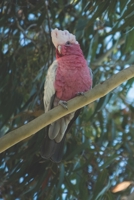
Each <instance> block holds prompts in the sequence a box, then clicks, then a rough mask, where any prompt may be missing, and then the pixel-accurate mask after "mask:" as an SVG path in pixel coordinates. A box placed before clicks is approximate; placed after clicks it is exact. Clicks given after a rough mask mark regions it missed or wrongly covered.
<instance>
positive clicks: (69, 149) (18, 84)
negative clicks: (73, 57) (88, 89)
mask: <svg viewBox="0 0 134 200" xmlns="http://www.w3.org/2000/svg"><path fill="white" fill-rule="evenodd" d="M0 7H1V8H0V27H1V28H0V39H1V40H0V47H1V56H0V97H1V98H0V127H1V130H0V136H1V137H2V136H3V135H4V134H6V133H7V132H9V131H11V130H13V129H15V128H17V127H20V126H21V125H23V124H25V123H28V122H29V121H31V120H32V119H34V118H35V117H37V116H39V115H40V114H41V113H43V101H42V97H43V85H44V81H45V75H46V72H47V69H48V67H49V65H50V64H51V63H52V61H53V60H54V56H55V55H54V48H53V45H52V43H51V36H50V32H51V29H52V28H55V27H58V28H59V29H67V30H69V31H70V32H72V33H74V34H75V35H76V37H77V40H78V41H79V43H80V45H81V47H82V50H83V52H84V55H85V57H86V58H87V60H88V62H89V63H90V67H91V68H92V70H93V75H94V86H95V85H96V84H99V83H101V82H103V81H105V80H106V79H108V78H109V77H111V76H112V75H113V74H115V73H117V72H119V71H121V70H122V69H124V68H126V67H127V66H128V65H131V64H133V63H134V38H133V34H134V29H133V26H134V20H133V15H134V2H133V0H129V1H126V0H118V1H116V0H94V1H92V0H91V1H86V0H82V1H80V0H68V1H67V0H64V1H61V0H59V1H57V0H54V1H52V0H50V1H44V0H35V1H33V0H29V1H22V0H18V1H13V0H9V1H4V0H3V1H2V2H1V3H0ZM132 87H133V79H130V80H129V81H127V82H125V83H124V84H122V85H121V86H120V87H118V88H117V89H116V90H114V91H113V92H112V93H109V94H108V95H107V96H105V97H103V98H101V99H99V100H98V101H97V102H94V103H93V104H91V105H89V106H88V107H86V108H84V109H83V111H82V112H81V115H80V117H79V118H78V119H77V120H76V123H75V124H74V125H73V127H72V129H71V131H70V132H69V133H68V135H67V140H66V146H65V152H64V157H63V160H62V162H61V163H60V164H54V163H52V162H51V161H46V160H43V159H42V158H41V156H40V146H41V144H42V140H43V138H44V130H41V131H39V132H38V133H37V134H36V135H34V136H33V137H30V138H28V139H27V140H25V141H23V142H20V143H19V144H17V145H15V146H13V147H12V148H10V149H8V150H7V151H5V152H4V153H1V154H0V195H1V196H0V197H1V199H11V200H12V199H13V200H14V199H16V200H18V199H21V200H23V199H24V200H30V199H34V200H35V199H47V200H52V199H57V200H58V199H70V200H71V199H79V200H80V199H89V200H100V199H101V200H102V199H103V200H105V199H108V200H111V199H120V198H121V196H122V194H126V195H127V194H129V193H130V190H131V188H129V189H128V190H126V191H125V192H124V193H118V194H113V193H112V192H111V190H110V189H111V187H112V186H114V185H115V184H117V183H119V182H122V181H123V180H133V179H134V175H133V174H134V168H133V166H134V160H133V153H134V147H133V146H134V135H133V132H134V101H133V99H129V98H128V94H131V96H132V95H133V96H134V93H133V94H132V92H131V91H132V90H131V88H132Z"/></svg>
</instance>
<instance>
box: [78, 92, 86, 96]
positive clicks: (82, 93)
mask: <svg viewBox="0 0 134 200" xmlns="http://www.w3.org/2000/svg"><path fill="white" fill-rule="evenodd" d="M76 95H77V96H84V95H85V94H84V92H78V93H77V94H76Z"/></svg>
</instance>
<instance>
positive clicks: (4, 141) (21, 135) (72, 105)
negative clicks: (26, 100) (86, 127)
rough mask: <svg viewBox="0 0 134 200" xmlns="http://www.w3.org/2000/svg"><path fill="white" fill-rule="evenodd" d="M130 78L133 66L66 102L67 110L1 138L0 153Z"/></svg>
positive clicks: (49, 114)
mask: <svg viewBox="0 0 134 200" xmlns="http://www.w3.org/2000/svg"><path fill="white" fill-rule="evenodd" d="M132 77H134V65H132V66H130V67H128V68H126V69H124V70H122V71H121V72H119V73H117V74H115V75H113V76H112V77H111V78H109V79H108V80H106V81H105V82H103V83H102V84H100V85H96V86H95V87H94V88H93V89H92V90H90V91H88V92H86V93H85V95H84V96H79V97H75V98H73V99H72V100H70V101H68V110H65V109H63V108H62V107H61V106H57V107H55V108H54V109H52V110H50V111H49V112H47V113H44V114H42V115H41V116H39V117H37V118H36V119H34V120H32V121H31V122H29V123H28V124H26V125H23V126H21V127H20V128H18V129H15V130H13V131H11V132H9V133H8V134H7V135H5V136H3V137H1V139H0V153H1V152H3V151H5V150H6V149H8V148H10V147H11V146H13V145H15V144H17V143H18V142H20V141H22V140H24V139H26V138H28V137H29V136H31V135H33V134H35V133H36V132H38V131H39V130H41V129H42V128H44V127H46V126H47V125H49V124H51V123H52V122H54V121H56V120H57V119H59V118H61V117H63V116H65V115H67V114H69V113H71V112H74V111H75V110H77V109H79V108H81V107H83V106H85V105H88V104H89V103H91V102H93V101H95V100H96V99H98V98H100V97H103V96H105V95H106V94H107V93H109V92H110V91H112V90H113V89H115V88H116V87H117V86H119V85H120V84H121V83H123V82H124V81H126V80H128V79H130V78H132Z"/></svg>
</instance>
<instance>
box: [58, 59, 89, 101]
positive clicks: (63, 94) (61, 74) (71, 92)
mask: <svg viewBox="0 0 134 200" xmlns="http://www.w3.org/2000/svg"><path fill="white" fill-rule="evenodd" d="M91 86H92V78H91V76H90V72H89V68H88V67H87V64H86V61H85V59H83V60H81V59H80V58H79V57H75V58H74V59H66V60H65V59H59V60H58V68H57V71H56V78H55V90H56V96H57V97H58V98H59V99H61V100H65V101H67V100H69V99H71V98H73V97H75V96H76V95H77V93H79V92H85V91H87V90H89V89H90V88H91Z"/></svg>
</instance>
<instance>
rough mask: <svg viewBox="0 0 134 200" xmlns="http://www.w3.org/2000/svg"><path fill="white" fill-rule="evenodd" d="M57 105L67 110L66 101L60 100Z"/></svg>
mask: <svg viewBox="0 0 134 200" xmlns="http://www.w3.org/2000/svg"><path fill="white" fill-rule="evenodd" d="M59 105H61V106H62V107H63V108H65V109H68V106H67V102H66V101H62V100H60V101H59Z"/></svg>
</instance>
